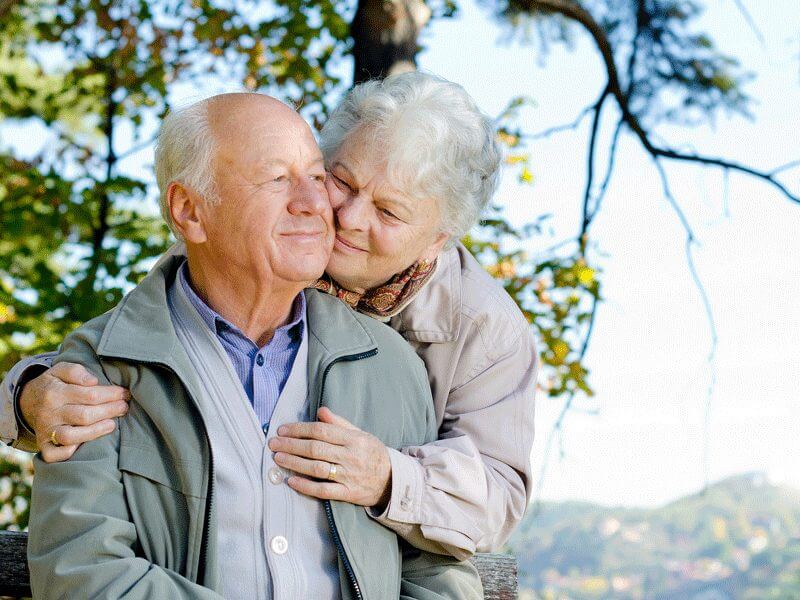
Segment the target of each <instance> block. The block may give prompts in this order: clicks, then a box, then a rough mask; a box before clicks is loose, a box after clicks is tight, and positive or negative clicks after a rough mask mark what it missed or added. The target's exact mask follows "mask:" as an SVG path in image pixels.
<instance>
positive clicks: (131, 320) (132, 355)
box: [97, 256, 185, 366]
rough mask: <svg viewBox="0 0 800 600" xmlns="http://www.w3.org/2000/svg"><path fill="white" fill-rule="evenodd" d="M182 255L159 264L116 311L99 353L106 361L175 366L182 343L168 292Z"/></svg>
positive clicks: (98, 347)
mask: <svg viewBox="0 0 800 600" xmlns="http://www.w3.org/2000/svg"><path fill="white" fill-rule="evenodd" d="M184 260H185V259H184V257H182V256H169V257H167V258H166V259H162V260H161V261H159V264H158V265H156V266H155V267H154V268H153V269H152V270H151V271H150V273H148V274H147V276H146V277H145V278H144V279H142V281H141V282H140V283H139V285H137V286H136V287H135V288H133V290H131V292H130V293H129V294H128V295H127V296H125V298H123V299H122V301H121V302H120V303H119V304H118V305H117V306H116V308H114V309H113V314H112V316H111V319H110V320H109V321H108V324H107V325H106V328H105V330H104V331H103V335H102V337H101V338H100V343H99V344H98V346H97V354H98V355H99V356H102V357H106V358H120V359H125V360H132V361H141V362H155V363H162V364H166V365H170V366H171V365H172V364H173V362H172V357H173V356H174V355H175V354H176V353H175V351H174V350H175V346H176V345H177V344H179V343H180V342H179V341H178V338H177V336H176V334H175V328H174V327H173V325H172V319H171V317H170V312H169V306H168V305H167V290H168V289H169V288H170V286H171V285H172V283H173V282H174V280H175V276H176V274H177V271H178V267H179V266H180V265H181V263H182V262H183V261H184Z"/></svg>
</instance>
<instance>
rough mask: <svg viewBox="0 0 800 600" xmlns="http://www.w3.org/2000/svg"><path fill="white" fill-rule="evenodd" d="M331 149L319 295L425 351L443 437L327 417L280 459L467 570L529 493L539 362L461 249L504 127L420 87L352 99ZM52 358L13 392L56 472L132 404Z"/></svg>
mask: <svg viewBox="0 0 800 600" xmlns="http://www.w3.org/2000/svg"><path fill="white" fill-rule="evenodd" d="M320 145H321V147H322V150H323V153H324V155H325V159H326V165H327V170H328V176H327V181H326V187H327V190H328V194H329V196H330V201H331V204H332V206H333V209H334V214H335V221H336V227H337V232H336V240H335V244H334V248H333V252H332V255H331V258H330V262H329V263H328V267H327V273H326V275H325V277H324V278H323V279H322V280H320V281H319V282H317V284H316V287H317V288H318V289H321V290H323V291H325V292H327V293H330V294H334V295H336V296H337V297H339V298H340V299H341V300H343V301H344V302H346V303H347V304H349V305H350V306H351V307H352V308H354V309H355V310H357V311H360V312H363V313H365V314H368V315H370V316H372V317H374V318H376V319H380V320H382V321H385V322H386V323H387V324H388V325H389V326H391V327H392V328H394V329H395V330H397V331H398V332H399V333H400V334H401V335H402V336H403V337H404V338H405V339H406V340H407V341H408V342H409V344H411V345H412V346H413V348H414V349H415V350H416V352H417V354H418V355H419V356H420V357H421V358H422V360H423V361H424V363H425V365H426V367H427V370H428V375H429V381H430V385H431V390H432V392H433V399H434V404H435V412H436V416H437V419H438V423H439V439H438V440H437V441H435V442H432V443H429V444H427V445H424V446H419V447H408V448H400V449H391V448H389V449H387V448H385V447H383V445H382V444H381V443H380V442H379V441H378V440H377V439H376V438H373V437H371V436H368V435H365V434H360V433H359V432H357V431H354V430H353V427H352V425H350V424H349V423H348V422H346V421H344V420H343V419H341V418H339V417H338V416H337V415H334V414H332V413H331V412H330V411H327V410H323V411H321V412H320V414H319V419H320V421H319V422H317V423H296V424H292V425H287V426H284V427H282V428H281V429H279V431H278V436H277V437H273V438H272V439H271V440H270V441H269V445H270V448H271V449H272V450H273V451H275V452H276V455H275V461H276V463H278V464H280V465H281V466H282V467H284V468H285V469H287V470H290V471H292V472H294V473H295V475H294V476H292V477H291V478H290V479H289V485H291V486H292V487H293V488H294V489H296V490H297V491H299V492H301V493H304V494H307V495H311V496H314V497H318V498H326V499H334V500H344V501H348V502H352V503H354V504H360V505H364V506H365V507H366V510H368V511H369V513H370V514H371V515H372V516H373V518H375V519H377V520H378V521H379V522H381V523H382V524H383V525H385V526H386V527H388V528H390V529H392V530H394V531H395V532H397V533H398V534H399V535H400V536H401V537H403V538H405V539H407V540H408V541H409V542H411V543H412V544H413V545H415V546H417V547H419V548H422V549H426V550H431V551H435V552H440V553H445V554H451V555H453V556H455V557H457V558H466V557H467V556H469V555H470V554H472V553H474V552H476V551H492V550H496V549H498V548H499V547H500V546H501V545H502V544H503V543H504V542H505V541H506V540H507V538H508V536H509V534H510V533H511V531H512V529H513V528H514V526H515V525H516V524H517V523H518V522H519V521H520V519H521V518H522V515H523V513H524V510H525V507H526V504H527V500H528V498H529V495H530V489H531V476H530V452H531V446H532V442H533V405H534V403H533V400H534V390H535V380H536V362H537V358H536V352H535V347H534V342H533V338H532V334H531V331H530V327H529V325H528V323H527V321H526V320H525V318H524V317H523V315H522V313H521V312H520V310H519V309H518V308H517V306H516V305H515V304H514V302H513V301H512V299H511V298H510V297H509V296H508V295H507V294H506V293H505V291H504V290H503V289H502V287H501V286H499V285H498V284H497V282H495V281H494V280H493V279H492V278H491V277H489V276H488V274H487V273H486V272H485V271H484V270H483V269H482V268H481V266H480V265H479V264H478V263H477V261H476V260H475V259H474V258H473V257H472V256H471V255H470V254H469V252H468V251H467V250H466V249H465V248H464V247H463V246H462V245H461V244H459V243H458V241H457V240H458V239H459V238H460V237H461V236H463V235H464V234H465V233H466V232H467V231H468V230H469V229H470V227H471V226H472V225H473V224H474V223H475V222H476V221H477V219H478V216H479V214H480V212H481V210H482V209H483V208H484V207H485V206H486V204H487V203H488V201H489V199H490V198H491V196H492V194H493V193H494V191H495V188H496V185H497V179H498V170H499V165H500V159H501V155H500V151H499V149H498V147H497V145H496V142H495V136H494V131H493V128H492V125H491V122H490V120H489V119H488V118H487V117H486V116H484V115H483V114H481V112H480V111H479V110H478V109H477V107H476V106H475V104H474V103H473V102H472V100H471V99H470V98H469V96H468V95H467V94H466V92H465V91H464V90H463V89H462V88H461V87H460V86H458V85H456V84H454V83H450V82H447V81H444V80H442V79H440V78H437V77H434V76H432V75H428V74H423V73H407V74H403V75H399V76H395V77H391V78H388V79H386V80H384V81H372V82H367V83H364V84H361V85H359V86H356V87H355V88H354V89H353V90H351V91H350V93H349V94H348V95H347V96H346V97H345V99H344V100H343V102H342V104H341V105H340V106H339V107H338V108H337V109H336V110H335V111H334V113H333V114H332V115H331V117H330V119H329V120H328V122H327V123H326V125H325V127H324V128H323V130H322V132H321V139H320ZM176 251H180V248H177V249H176ZM44 358H45V360H44V361H42V360H39V361H33V362H32V363H31V362H29V363H26V364H21V365H18V367H17V368H15V369H14V370H13V371H12V372H11V373H10V374H9V376H8V378H7V381H4V384H3V386H2V390H3V393H4V394H6V395H8V392H7V390H18V388H19V385H20V384H21V383H23V382H25V381H28V382H30V383H29V384H28V385H27V386H25V388H24V390H23V393H22V394H21V395H20V394H17V396H18V404H17V408H18V409H19V410H18V411H17V420H18V421H19V422H21V423H22V424H23V425H24V424H25V423H26V421H27V423H31V424H32V425H33V426H34V429H35V430H36V431H37V433H38V436H37V439H38V443H39V445H40V447H41V449H42V451H43V455H44V457H45V459H49V460H64V459H65V458H67V457H68V456H69V455H70V454H71V453H72V452H73V451H74V448H75V447H76V445H77V444H79V443H81V442H83V441H86V440H88V439H93V438H94V437H97V436H98V435H102V434H103V433H107V432H108V431H109V430H110V429H112V430H113V426H114V423H113V421H110V420H109V419H110V418H111V417H114V416H118V415H119V414H122V413H124V410H125V409H124V406H125V403H124V402H123V401H122V400H123V394H124V391H123V390H120V389H118V388H109V387H100V386H94V385H93V384H95V383H96V382H95V381H93V380H92V379H91V378H84V374H83V373H82V372H81V371H80V369H70V368H68V367H64V366H63V365H62V366H61V367H60V368H58V367H57V368H54V369H51V370H50V371H48V372H46V373H45V374H43V375H41V376H39V377H36V378H33V376H34V375H36V374H38V373H40V372H41V369H42V368H44V367H46V366H47V362H46V357H44ZM38 365H44V366H43V367H38V368H39V370H38V371H37V370H36V369H37V366H38ZM32 378H33V379H32ZM385 393H386V394H389V395H391V394H392V390H391V389H386V391H385ZM9 402H10V400H8V399H7V400H6V404H7V405H8V403H9ZM75 405H87V406H86V407H85V408H81V407H80V406H75ZM20 413H21V414H20ZM0 421H1V420H0ZM0 424H2V423H0ZM399 425H400V424H398V426H399ZM5 429H6V430H7V429H9V428H8V427H6V428H5ZM13 433H14V432H11V434H8V433H6V431H0V435H2V436H4V437H7V438H14V437H16V436H15V435H13ZM31 434H32V432H31V431H30V430H28V431H27V434H26V435H27V436H28V437H27V440H28V444H30V441H31V438H30V436H31ZM22 439H23V440H24V439H25V436H24V435H23V436H22ZM54 444H55V445H54ZM62 444H63V445H62ZM21 445H24V444H21Z"/></svg>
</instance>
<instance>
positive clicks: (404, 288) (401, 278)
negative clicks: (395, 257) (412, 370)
mask: <svg viewBox="0 0 800 600" xmlns="http://www.w3.org/2000/svg"><path fill="white" fill-rule="evenodd" d="M435 270H436V261H435V260H434V261H433V262H428V261H427V260H420V261H418V262H415V263H414V264H413V265H411V266H410V267H408V268H407V269H406V270H405V271H403V272H401V273H398V274H397V275H395V276H394V277H392V278H391V279H390V280H389V281H387V282H386V283H384V284H383V285H379V286H378V287H376V288H372V289H371V290H367V291H366V292H364V293H363V294H359V293H358V292H351V291H350V290H346V289H344V288H343V287H342V286H341V285H339V284H338V283H337V282H336V281H334V280H333V278H332V277H331V276H330V275H328V274H327V273H324V274H323V275H322V278H321V279H318V280H317V282H316V283H315V284H313V285H312V287H314V288H316V289H318V290H322V291H323V292H325V293H326V294H330V295H331V296H336V297H337V298H339V300H342V301H344V302H345V303H346V304H347V305H348V306H350V308H352V309H355V310H357V311H358V312H360V313H363V314H365V315H368V316H370V317H374V318H376V319H379V320H381V321H388V320H389V319H390V318H391V317H393V316H395V315H396V314H397V313H399V312H400V311H401V310H403V309H404V308H405V307H406V305H407V304H408V303H409V302H411V300H412V299H413V298H414V296H416V295H417V293H418V292H419V291H420V290H421V289H422V287H423V286H424V285H425V283H426V282H427V281H428V279H430V276H431V275H432V274H433V272H434V271H435Z"/></svg>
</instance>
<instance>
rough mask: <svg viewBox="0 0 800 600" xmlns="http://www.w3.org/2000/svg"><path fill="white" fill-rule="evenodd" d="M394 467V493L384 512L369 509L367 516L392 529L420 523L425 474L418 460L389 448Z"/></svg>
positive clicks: (390, 460)
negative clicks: (397, 525)
mask: <svg viewBox="0 0 800 600" xmlns="http://www.w3.org/2000/svg"><path fill="white" fill-rule="evenodd" d="M389 462H390V463H391V465H392V493H391V497H390V498H389V503H388V504H387V505H386V508H385V509H384V510H383V511H382V512H377V511H376V510H374V509H373V508H369V507H367V514H368V515H369V516H370V517H372V518H373V519H375V520H376V521H377V522H378V523H380V524H381V525H384V526H386V527H389V528H392V527H391V526H392V524H393V523H415V524H416V523H419V522H420V513H421V510H422V492H423V490H424V488H425V474H424V472H423V469H422V466H421V465H420V464H419V463H418V462H417V461H416V459H414V458H411V457H410V456H406V455H405V454H403V453H401V452H399V451H397V450H395V449H393V448H389Z"/></svg>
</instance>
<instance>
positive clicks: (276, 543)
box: [269, 535, 289, 554]
mask: <svg viewBox="0 0 800 600" xmlns="http://www.w3.org/2000/svg"><path fill="white" fill-rule="evenodd" d="M269 547H270V548H272V551H273V552H274V553H275V554H286V551H287V550H288V549H289V542H288V541H287V539H286V538H285V537H283V536H282V535H276V536H275V537H274V538H272V540H271V541H270V543H269Z"/></svg>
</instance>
